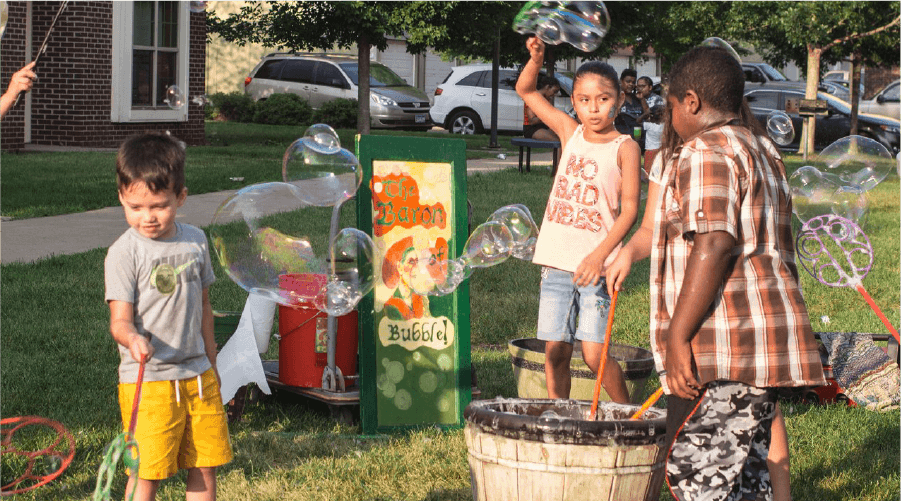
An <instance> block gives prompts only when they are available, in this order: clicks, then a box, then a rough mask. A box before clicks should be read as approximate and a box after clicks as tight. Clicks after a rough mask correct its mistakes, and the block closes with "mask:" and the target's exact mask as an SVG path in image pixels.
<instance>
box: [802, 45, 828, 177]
mask: <svg viewBox="0 0 901 501" xmlns="http://www.w3.org/2000/svg"><path fill="white" fill-rule="evenodd" d="M822 54H823V49H822V48H820V47H816V46H814V45H813V44H807V89H806V91H805V93H804V98H805V99H816V98H817V87H818V86H819V83H820V56H822ZM816 127H817V119H816V117H815V116H812V117H808V118H807V120H806V121H805V126H804V134H803V135H802V136H801V140H802V141H801V147H802V150H803V154H804V160H807V157H808V155H810V154H811V153H813V152H814V151H815V150H814V138H815V137H816Z"/></svg>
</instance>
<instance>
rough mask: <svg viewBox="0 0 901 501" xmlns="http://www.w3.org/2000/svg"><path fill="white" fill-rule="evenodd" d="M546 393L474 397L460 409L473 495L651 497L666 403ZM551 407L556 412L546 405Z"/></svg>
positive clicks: (507, 498)
mask: <svg viewBox="0 0 901 501" xmlns="http://www.w3.org/2000/svg"><path fill="white" fill-rule="evenodd" d="M590 406H591V403H590V402H585V401H578V400H552V399H495V400H477V401H474V402H472V403H471V404H469V405H468V406H467V407H466V409H465V410H464V412H463V416H464V419H465V420H466V426H465V428H464V436H465V438H466V446H467V448H468V450H469V456H468V459H469V471H470V479H471V481H472V495H473V499H474V500H475V501H511V500H518V501H526V500H529V501H564V500H567V501H580V500H586V501H588V500H591V501H600V500H610V501H651V500H656V499H657V498H658V496H659V495H660V488H661V486H662V485H663V479H664V471H665V469H664V465H665V461H666V443H665V442H666V411H665V410H662V409H656V408H651V409H649V410H648V411H647V412H646V413H645V415H644V416H643V417H642V418H641V419H639V420H636V421H631V420H629V417H630V416H631V415H632V414H633V413H634V412H635V411H636V410H638V406H635V405H624V404H617V403H613V402H601V403H600V404H599V406H598V420H596V421H588V420H586V419H584V418H583V416H585V415H586V414H587V412H588V410H589V408H590ZM548 411H552V412H554V413H555V414H556V416H549V415H547V414H546V413H547V412H548Z"/></svg>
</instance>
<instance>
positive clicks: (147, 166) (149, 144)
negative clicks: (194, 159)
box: [116, 133, 185, 195]
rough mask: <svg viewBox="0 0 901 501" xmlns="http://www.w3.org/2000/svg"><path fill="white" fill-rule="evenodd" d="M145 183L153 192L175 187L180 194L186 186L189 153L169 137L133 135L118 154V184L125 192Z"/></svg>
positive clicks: (174, 189) (153, 134) (162, 135)
mask: <svg viewBox="0 0 901 501" xmlns="http://www.w3.org/2000/svg"><path fill="white" fill-rule="evenodd" d="M137 181H140V182H143V183H144V184H146V185H147V188H148V189H149V190H150V191H151V192H152V193H159V192H160V191H163V190H167V189H169V188H172V191H173V192H175V194H176V195H178V194H179V193H181V192H182V190H183V189H184V187H185V150H184V148H183V147H182V146H181V144H179V142H178V140H177V139H175V138H174V137H172V136H170V135H167V134H160V133H148V134H139V135H135V136H131V137H129V138H128V139H126V140H125V142H123V143H122V145H121V146H119V152H118V153H117V154H116V184H117V186H118V187H119V191H124V190H125V189H126V188H128V187H129V186H131V184H132V183H134V182H137Z"/></svg>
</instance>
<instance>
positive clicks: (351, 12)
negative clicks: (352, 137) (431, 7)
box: [207, 1, 406, 134]
mask: <svg viewBox="0 0 901 501" xmlns="http://www.w3.org/2000/svg"><path fill="white" fill-rule="evenodd" d="M405 7H406V3H405V2H272V1H270V2H253V3H249V4H247V5H245V6H244V7H242V8H241V10H240V11H239V12H237V13H234V14H231V15H229V16H228V17H227V18H226V19H219V18H218V17H216V16H215V15H214V14H208V15H207V30H208V32H211V33H217V34H219V36H221V37H222V38H223V39H225V40H227V41H229V42H234V43H237V44H239V45H243V44H245V43H247V42H251V43H259V44H262V45H265V46H267V47H275V48H278V49H279V50H281V49H287V50H289V51H291V52H295V51H311V50H316V49H320V50H330V49H334V48H336V47H338V48H343V49H349V48H351V47H352V46H354V45H356V46H357V49H358V52H357V63H358V65H359V75H360V81H359V92H358V95H357V101H358V103H359V117H358V121H357V131H358V132H360V133H361V134H367V133H369V126H370V115H369V101H370V98H369V51H370V48H371V47H375V48H377V49H379V50H385V49H386V48H387V47H388V38H387V37H388V36H398V35H401V34H403V28H402V27H400V26H398V25H397V24H396V23H394V19H396V17H395V16H394V12H395V11H396V10H398V9H400V8H405Z"/></svg>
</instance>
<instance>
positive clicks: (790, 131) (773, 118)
mask: <svg viewBox="0 0 901 501" xmlns="http://www.w3.org/2000/svg"><path fill="white" fill-rule="evenodd" d="M766 131H767V134H769V136H770V139H772V140H773V141H774V142H775V143H776V144H778V145H781V146H786V145H789V144H791V142H792V141H794V140H795V127H794V125H792V119H791V117H789V116H788V114H787V113H785V112H784V111H774V112H772V113H770V114H769V116H767V118H766Z"/></svg>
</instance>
